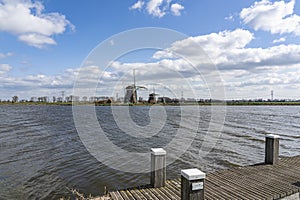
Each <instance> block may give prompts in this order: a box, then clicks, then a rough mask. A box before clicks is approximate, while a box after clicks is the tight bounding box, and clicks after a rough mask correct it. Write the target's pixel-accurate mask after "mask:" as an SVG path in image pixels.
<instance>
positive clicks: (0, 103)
mask: <svg viewBox="0 0 300 200" xmlns="http://www.w3.org/2000/svg"><path fill="white" fill-rule="evenodd" d="M1 105H15V106H19V105H32V106H72V105H73V103H72V102H54V103H53V102H18V103H12V102H0V106H1ZM74 105H90V106H91V105H95V106H300V101H287V102H226V103H223V102H212V103H209V102H207V103H165V104H163V103H155V104H153V103H138V104H125V103H111V104H110V103H106V104H103V103H97V102H95V103H88V102H87V103H84V102H79V103H77V102H76V103H75V104H74Z"/></svg>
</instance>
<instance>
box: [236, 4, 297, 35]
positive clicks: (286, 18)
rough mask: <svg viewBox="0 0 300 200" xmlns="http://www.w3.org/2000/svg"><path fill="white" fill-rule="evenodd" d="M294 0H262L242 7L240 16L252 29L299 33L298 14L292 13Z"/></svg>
mask: <svg viewBox="0 0 300 200" xmlns="http://www.w3.org/2000/svg"><path fill="white" fill-rule="evenodd" d="M294 6H295V0H290V1H289V2H285V1H275V2H270V1H269V0H262V1H258V2H255V3H254V5H252V6H251V7H249V8H244V9H243V10H242V11H241V13H240V17H241V19H242V20H243V22H244V23H245V24H247V25H249V26H251V27H253V28H254V30H264V31H270V32H271V33H272V34H284V33H293V34H295V35H300V16H299V15H296V14H294Z"/></svg>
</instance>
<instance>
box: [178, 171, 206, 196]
mask: <svg viewBox="0 0 300 200" xmlns="http://www.w3.org/2000/svg"><path fill="white" fill-rule="evenodd" d="M204 180H205V173H203V172H202V171H200V170H199V169H185V170H181V199H182V200H204Z"/></svg>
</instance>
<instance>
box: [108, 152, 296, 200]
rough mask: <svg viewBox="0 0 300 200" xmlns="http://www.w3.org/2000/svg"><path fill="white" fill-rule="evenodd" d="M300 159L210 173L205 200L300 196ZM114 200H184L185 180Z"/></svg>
mask: <svg viewBox="0 0 300 200" xmlns="http://www.w3.org/2000/svg"><path fill="white" fill-rule="evenodd" d="M299 182H300V156H295V157H291V158H282V159H281V160H280V161H279V163H278V164H276V165H254V166H246V167H237V168H232V169H228V170H222V171H218V172H214V173H209V174H207V176H206V179H205V199H207V200H210V199H220V200H222V199H224V200H226V199H245V200H246V199H278V198H283V197H286V196H289V195H292V194H295V193H297V192H300V185H299ZM109 196H110V198H111V199H112V200H148V199H150V200H152V199H153V200H180V196H181V180H180V179H174V180H167V181H166V186H164V187H161V188H150V186H141V187H137V188H133V189H127V190H120V191H114V192H110V193H109Z"/></svg>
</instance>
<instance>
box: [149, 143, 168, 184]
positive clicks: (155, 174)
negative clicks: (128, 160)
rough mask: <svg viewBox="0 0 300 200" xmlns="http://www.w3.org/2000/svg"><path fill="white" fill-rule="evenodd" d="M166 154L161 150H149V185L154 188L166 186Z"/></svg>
mask: <svg viewBox="0 0 300 200" xmlns="http://www.w3.org/2000/svg"><path fill="white" fill-rule="evenodd" d="M166 154H167V152H166V151H165V150H164V149H162V148H153V149H151V180H150V182H151V185H152V187H154V188H157V187H163V186H165V184H166Z"/></svg>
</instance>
